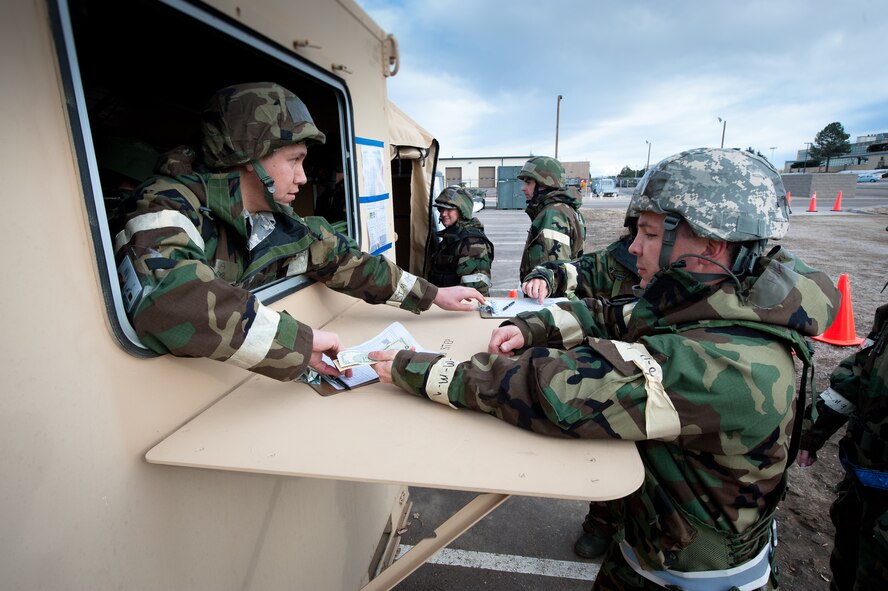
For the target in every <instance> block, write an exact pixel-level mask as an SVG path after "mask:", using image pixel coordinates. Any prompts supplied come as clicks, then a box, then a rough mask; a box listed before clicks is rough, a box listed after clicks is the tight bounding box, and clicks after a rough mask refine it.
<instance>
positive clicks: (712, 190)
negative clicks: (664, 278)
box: [626, 148, 789, 273]
mask: <svg viewBox="0 0 888 591" xmlns="http://www.w3.org/2000/svg"><path fill="white" fill-rule="evenodd" d="M643 211H650V212H653V213H663V214H666V221H664V234H663V248H662V249H661V252H660V268H665V267H666V266H667V265H668V260H669V255H670V253H671V249H672V244H673V243H674V241H675V231H676V228H677V226H678V222H679V221H680V220H681V219H684V220H685V221H687V222H688V224H689V225H690V226H691V228H692V229H693V231H694V233H695V234H696V235H698V236H700V237H703V238H714V239H716V240H724V241H725V242H740V243H743V244H744V246H743V247H741V249H740V253H739V254H738V256H737V260H736V261H735V264H734V268H733V269H732V272H734V273H739V272H743V271H745V270H748V269H750V268H751V265H752V264H753V263H754V261H755V258H756V257H757V256H758V255H759V254H761V252H762V251H763V250H764V247H765V245H766V244H767V242H768V240H769V239H772V238H773V239H779V238H782V237H783V236H784V235H785V234H786V231H787V230H788V229H789V211H788V207H787V203H786V189H785V188H784V186H783V180H782V179H781V178H780V173H778V172H777V171H776V170H775V169H774V167H773V166H771V164H770V163H769V162H768V161H767V160H765V159H764V158H763V157H761V156H758V155H756V154H753V153H751V152H747V151H743V150H738V149H717V148H697V149H695V150H688V151H686V152H681V153H679V154H676V155H674V156H670V157H668V158H665V159H663V160H662V161H660V162H659V163H657V164H656V165H655V166H653V167H652V168H651V169H650V170H649V171H648V172H647V173H646V174H645V175H644V177H643V178H642V179H641V181H640V182H639V183H638V186H637V187H636V189H635V191H634V193H633V194H632V200H631V201H630V202H629V208H628V210H627V212H626V218H627V222H628V221H630V220H633V219H634V218H638V216H639V215H640V213H641V212H643Z"/></svg>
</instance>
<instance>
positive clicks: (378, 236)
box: [364, 201, 391, 253]
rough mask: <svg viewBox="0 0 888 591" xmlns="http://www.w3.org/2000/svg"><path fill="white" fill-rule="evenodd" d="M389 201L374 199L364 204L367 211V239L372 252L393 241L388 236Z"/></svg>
mask: <svg viewBox="0 0 888 591" xmlns="http://www.w3.org/2000/svg"><path fill="white" fill-rule="evenodd" d="M387 203H388V201H374V202H373V203H367V204H365V205H364V207H365V208H366V211H367V240H368V242H369V243H370V252H371V253H372V252H376V251H377V250H379V249H380V248H382V247H383V246H385V245H386V244H388V243H389V242H391V240H389V237H388V215H387V213H386V207H387Z"/></svg>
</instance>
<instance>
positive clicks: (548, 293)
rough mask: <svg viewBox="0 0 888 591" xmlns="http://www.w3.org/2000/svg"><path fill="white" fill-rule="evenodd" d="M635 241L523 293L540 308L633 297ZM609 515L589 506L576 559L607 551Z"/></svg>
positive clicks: (551, 273)
mask: <svg viewBox="0 0 888 591" xmlns="http://www.w3.org/2000/svg"><path fill="white" fill-rule="evenodd" d="M633 239H634V230H633V231H632V233H629V234H626V235H624V236H621V237H620V238H619V239H618V240H615V241H614V242H612V243H611V244H609V245H608V246H607V247H605V248H603V249H601V250H599V251H596V252H593V253H590V254H584V255H583V256H581V257H580V258H579V259H577V260H575V261H571V262H569V263H543V264H542V265H539V266H537V267H535V268H534V269H533V271H531V272H530V273H529V274H528V275H527V277H525V278H524V283H522V285H521V289H522V291H523V292H524V293H525V294H526V295H527V296H528V297H531V298H535V299H537V300H538V301H539V302H540V303H541V304H542V303H543V300H544V299H545V298H547V297H567V298H570V299H572V300H574V299H583V298H595V297H603V298H615V297H617V296H621V295H631V294H632V293H633V289H634V288H636V286H637V285H638V284H639V282H640V281H641V277H639V276H638V269H637V268H636V262H635V255H634V254H632V253H631V252H629V246H630V245H631V244H632V240H633ZM609 519H610V515H609V512H608V510H607V508H606V507H605V506H604V504H603V503H597V502H595V501H593V502H590V503H589V512H588V513H587V514H586V518H585V519H584V520H583V533H582V534H581V535H580V537H579V538H577V541H576V543H575V544H574V552H575V553H576V554H577V556H580V557H581V558H586V559H593V558H598V557H599V556H601V555H603V554H604V553H605V551H606V550H607V546H608V544H609V542H610V536H608V535H607V534H606V533H605V532H607V531H613V527H611V526H609V524H608V523H607V522H608V520H609Z"/></svg>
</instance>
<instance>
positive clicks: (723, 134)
mask: <svg viewBox="0 0 888 591" xmlns="http://www.w3.org/2000/svg"><path fill="white" fill-rule="evenodd" d="M718 121H719V123H721V124H722V145H721V147H722V148H724V147H725V127H727V126H728V120H727V119H722V118H721V117H719V118H718Z"/></svg>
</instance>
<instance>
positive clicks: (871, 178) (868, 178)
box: [857, 173, 882, 183]
mask: <svg viewBox="0 0 888 591" xmlns="http://www.w3.org/2000/svg"><path fill="white" fill-rule="evenodd" d="M881 180H882V174H881V173H868V174H860V175H857V182H858V183H877V182H879V181H881Z"/></svg>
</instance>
